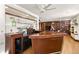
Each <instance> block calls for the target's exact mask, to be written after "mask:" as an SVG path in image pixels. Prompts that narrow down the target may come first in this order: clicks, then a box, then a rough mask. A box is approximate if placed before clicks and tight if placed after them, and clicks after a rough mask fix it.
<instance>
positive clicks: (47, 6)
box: [44, 4, 52, 9]
mask: <svg viewBox="0 0 79 59" xmlns="http://www.w3.org/2000/svg"><path fill="white" fill-rule="evenodd" d="M51 5H52V4H48V5H47V6H45V7H44V9H46V8H48V7H49V6H51Z"/></svg>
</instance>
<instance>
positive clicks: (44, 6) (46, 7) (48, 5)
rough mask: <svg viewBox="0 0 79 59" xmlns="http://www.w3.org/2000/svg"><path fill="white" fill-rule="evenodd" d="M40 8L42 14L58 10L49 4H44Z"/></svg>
mask: <svg viewBox="0 0 79 59" xmlns="http://www.w3.org/2000/svg"><path fill="white" fill-rule="evenodd" d="M39 8H40V10H41V13H43V12H45V11H49V10H53V9H56V7H53V5H52V4H47V5H45V4H43V5H40V6H39Z"/></svg>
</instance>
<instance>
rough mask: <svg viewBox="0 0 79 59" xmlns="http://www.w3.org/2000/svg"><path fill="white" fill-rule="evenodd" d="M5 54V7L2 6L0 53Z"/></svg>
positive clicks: (0, 7)
mask: <svg viewBox="0 0 79 59" xmlns="http://www.w3.org/2000/svg"><path fill="white" fill-rule="evenodd" d="M4 52H5V6H4V5H1V4H0V53H4Z"/></svg>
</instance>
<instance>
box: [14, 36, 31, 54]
mask: <svg viewBox="0 0 79 59" xmlns="http://www.w3.org/2000/svg"><path fill="white" fill-rule="evenodd" d="M15 46H16V47H15V50H16V52H15V53H16V54H18V53H21V52H23V51H24V50H26V49H28V48H29V47H30V46H31V39H30V38H28V37H23V38H16V41H15Z"/></svg>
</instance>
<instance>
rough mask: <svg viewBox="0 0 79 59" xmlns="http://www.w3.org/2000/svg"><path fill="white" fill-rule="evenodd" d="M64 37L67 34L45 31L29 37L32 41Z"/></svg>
mask: <svg viewBox="0 0 79 59" xmlns="http://www.w3.org/2000/svg"><path fill="white" fill-rule="evenodd" d="M64 35H66V33H62V32H51V31H49V32H46V31H44V32H41V33H37V34H32V35H30V36H29V38H32V39H34V38H39V39H42V38H43V39H44V38H51V37H62V36H64Z"/></svg>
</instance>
